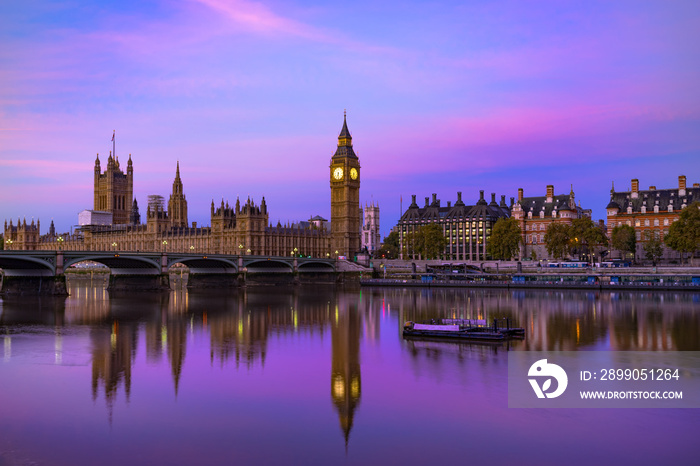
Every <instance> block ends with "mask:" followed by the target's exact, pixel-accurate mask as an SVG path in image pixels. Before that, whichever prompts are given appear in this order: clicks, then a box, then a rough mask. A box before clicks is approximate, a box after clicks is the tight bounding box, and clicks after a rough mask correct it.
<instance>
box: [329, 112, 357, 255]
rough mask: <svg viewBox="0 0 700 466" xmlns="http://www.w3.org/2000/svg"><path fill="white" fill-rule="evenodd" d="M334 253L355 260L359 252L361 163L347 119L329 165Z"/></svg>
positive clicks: (332, 251)
mask: <svg viewBox="0 0 700 466" xmlns="http://www.w3.org/2000/svg"><path fill="white" fill-rule="evenodd" d="M330 179H331V254H332V255H333V256H334V257H337V256H346V257H347V258H348V259H350V260H352V258H353V256H354V255H355V254H356V253H358V252H359V251H360V160H359V159H358V158H357V155H356V154H355V151H354V150H353V149H352V136H351V135H350V131H348V123H347V116H346V115H343V129H341V130H340V134H339V135H338V148H337V149H336V151H335V154H334V155H333V157H331V165H330Z"/></svg>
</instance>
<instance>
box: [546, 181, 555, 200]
mask: <svg viewBox="0 0 700 466" xmlns="http://www.w3.org/2000/svg"><path fill="white" fill-rule="evenodd" d="M553 200H554V185H553V184H548V185H547V202H552V201H553Z"/></svg>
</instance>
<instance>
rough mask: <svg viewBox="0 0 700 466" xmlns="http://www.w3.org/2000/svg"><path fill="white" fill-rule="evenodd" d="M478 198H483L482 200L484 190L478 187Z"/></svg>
mask: <svg viewBox="0 0 700 466" xmlns="http://www.w3.org/2000/svg"><path fill="white" fill-rule="evenodd" d="M479 200H480V201H483V200H484V190H483V189H480V190H479Z"/></svg>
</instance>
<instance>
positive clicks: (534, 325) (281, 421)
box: [0, 279, 700, 466]
mask: <svg viewBox="0 0 700 466" xmlns="http://www.w3.org/2000/svg"><path fill="white" fill-rule="evenodd" d="M103 285H104V284H103V283H102V282H101V281H100V280H95V281H93V282H91V281H90V280H89V279H87V280H85V279H82V280H75V279H74V280H71V281H70V282H69V288H70V293H71V294H70V296H69V297H62V298H53V297H26V296H22V297H4V298H2V299H1V300H0V403H2V404H1V408H0V465H3V466H6V465H76V464H100V465H123V464H167V465H180V464H182V465H185V464H212V465H219V464H222V465H223V464H266V465H268V464H428V463H430V464H447V463H450V464H538V465H547V464H551V465H560V464H592V463H598V464H621V463H624V464H697V463H696V461H697V458H698V457H700V442H698V441H697V432H698V425H700V410H697V409H515V408H508V396H507V389H508V386H507V382H508V352H509V351H535V350H536V351H542V350H552V351H588V350H610V351H700V293H691V292H681V293H643V292H621V293H610V292H583V291H581V292H579V291H559V290H556V291H553V290H533V291H522V290H518V291H513V290H488V289H478V290H468V289H440V290H430V289H399V288H363V289H361V290H360V289H357V290H343V289H339V288H335V287H325V288H324V287H310V286H301V287H295V288H292V287H289V288H280V287H250V288H247V289H240V290H234V291H231V292H213V291H207V292H187V291H186V290H176V291H171V292H170V293H162V294H120V295H113V296H110V295H109V293H108V292H107V291H105V290H104V287H103ZM438 317H449V318H473V319H487V320H492V319H493V318H502V317H507V318H510V319H511V322H512V323H514V324H515V325H516V326H520V327H524V328H525V329H526V338H525V340H524V341H515V342H510V343H505V344H497V345H484V344H474V343H471V344H470V343H448V342H429V341H408V340H404V339H403V337H402V334H401V330H402V327H403V323H404V322H405V321H407V320H412V321H421V320H426V319H433V318H438Z"/></svg>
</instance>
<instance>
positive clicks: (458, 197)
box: [457, 191, 462, 202]
mask: <svg viewBox="0 0 700 466" xmlns="http://www.w3.org/2000/svg"><path fill="white" fill-rule="evenodd" d="M457 202H462V191H457Z"/></svg>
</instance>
